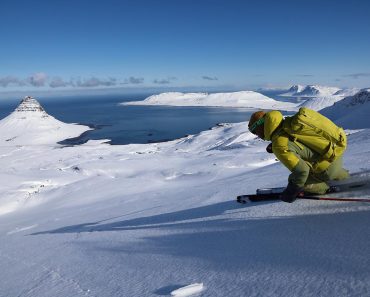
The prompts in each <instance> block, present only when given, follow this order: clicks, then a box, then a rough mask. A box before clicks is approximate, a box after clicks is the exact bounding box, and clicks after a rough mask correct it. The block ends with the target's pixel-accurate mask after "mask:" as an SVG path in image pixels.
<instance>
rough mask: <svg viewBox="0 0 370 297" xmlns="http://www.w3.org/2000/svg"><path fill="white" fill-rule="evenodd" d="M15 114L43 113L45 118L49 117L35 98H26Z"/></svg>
mask: <svg viewBox="0 0 370 297" xmlns="http://www.w3.org/2000/svg"><path fill="white" fill-rule="evenodd" d="M15 112H22V113H23V112H31V113H33V112H36V113H42V115H43V116H48V114H47V113H46V111H45V110H44V108H43V107H42V106H41V104H40V103H39V102H38V101H37V100H36V99H35V98H33V97H31V96H26V97H24V99H23V100H22V101H21V103H20V104H19V105H18V107H17V108H16V109H15Z"/></svg>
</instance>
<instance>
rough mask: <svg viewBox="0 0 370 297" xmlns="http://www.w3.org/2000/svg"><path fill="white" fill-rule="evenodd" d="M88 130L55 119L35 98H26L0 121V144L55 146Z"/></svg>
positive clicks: (85, 127) (87, 128)
mask: <svg viewBox="0 0 370 297" xmlns="http://www.w3.org/2000/svg"><path fill="white" fill-rule="evenodd" d="M87 130H90V128H89V127H87V126H83V125H75V124H66V123H63V122H61V121H59V120H57V119H55V118H54V117H52V116H50V115H48V114H47V113H46V112H45V110H44V109H43V108H42V107H41V106H40V104H39V103H38V102H37V101H36V100H35V99H34V98H32V97H25V98H24V99H23V100H22V102H21V104H20V105H19V106H18V107H17V108H16V110H15V111H14V112H12V113H11V114H10V115H9V116H7V117H6V118H4V119H2V120H1V121H0V131H1V133H0V143H1V145H2V146H4V145H9V146H14V145H40V144H54V143H56V142H58V141H61V140H64V139H67V138H72V137H76V136H79V135H80V134H82V133H83V132H85V131H87Z"/></svg>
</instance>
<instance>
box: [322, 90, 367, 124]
mask: <svg viewBox="0 0 370 297" xmlns="http://www.w3.org/2000/svg"><path fill="white" fill-rule="evenodd" d="M320 112H321V113H323V114H324V115H326V116H328V117H329V118H331V119H333V120H334V121H335V122H336V123H338V124H339V125H341V126H343V127H346V128H350V129H358V128H370V120H369V118H370V117H369V115H370V89H363V90H361V91H360V92H358V93H356V94H355V95H353V96H349V97H346V98H344V99H343V100H340V101H338V102H336V103H335V104H334V105H333V106H331V107H327V108H324V109H322V110H321V111H320Z"/></svg>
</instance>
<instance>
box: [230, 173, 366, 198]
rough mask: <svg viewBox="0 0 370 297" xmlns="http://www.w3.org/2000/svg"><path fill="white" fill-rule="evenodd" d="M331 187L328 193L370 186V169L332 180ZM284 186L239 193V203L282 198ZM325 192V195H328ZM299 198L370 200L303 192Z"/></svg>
mask: <svg viewBox="0 0 370 297" xmlns="http://www.w3.org/2000/svg"><path fill="white" fill-rule="evenodd" d="M329 186H330V188H329V189H328V191H327V193H326V194H333V193H342V192H351V191H355V190H360V189H361V188H366V187H370V171H364V172H357V173H354V174H351V176H350V177H349V178H348V179H346V180H341V181H331V182H330V183H329ZM284 189H285V188H284V187H278V188H260V189H257V191H256V194H247V195H239V196H238V197H237V198H236V200H237V202H239V203H247V202H258V201H271V200H280V195H281V193H282V192H283V191H284ZM326 194H325V195H326ZM297 198H299V199H310V200H331V201H347V202H348V201H355V202H369V201H370V199H361V198H345V197H343V198H340V197H319V195H314V194H309V193H306V194H302V195H300V196H299V197H297Z"/></svg>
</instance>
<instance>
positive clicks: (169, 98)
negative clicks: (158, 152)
mask: <svg viewBox="0 0 370 297" xmlns="http://www.w3.org/2000/svg"><path fill="white" fill-rule="evenodd" d="M121 104H122V105H172V106H223V107H248V108H261V109H281V110H293V109H294V108H295V107H296V105H295V104H292V103H287V102H279V101H276V100H274V99H271V98H269V97H266V96H264V95H262V94H260V93H257V92H253V91H241V92H233V93H215V94H208V93H180V92H169V93H161V94H159V95H152V96H150V97H148V98H146V99H145V100H143V101H132V102H124V103H121Z"/></svg>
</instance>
